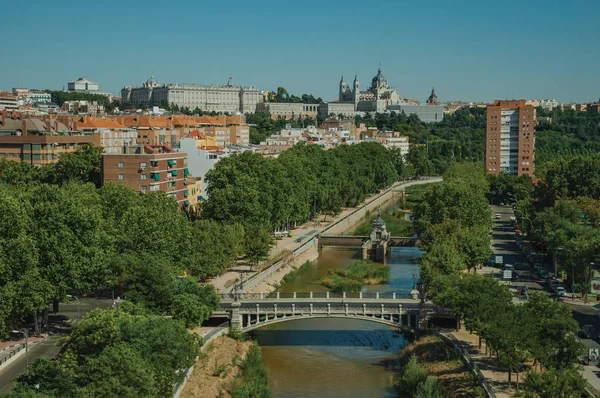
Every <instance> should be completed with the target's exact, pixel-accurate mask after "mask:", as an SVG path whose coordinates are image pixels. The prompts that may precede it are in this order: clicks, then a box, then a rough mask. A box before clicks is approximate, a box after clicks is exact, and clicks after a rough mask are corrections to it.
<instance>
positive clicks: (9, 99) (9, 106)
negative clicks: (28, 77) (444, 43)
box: [0, 91, 19, 111]
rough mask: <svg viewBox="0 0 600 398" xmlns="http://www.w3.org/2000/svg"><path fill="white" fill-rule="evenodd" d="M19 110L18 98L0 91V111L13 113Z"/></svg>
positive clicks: (7, 92)
mask: <svg viewBox="0 0 600 398" xmlns="http://www.w3.org/2000/svg"><path fill="white" fill-rule="evenodd" d="M17 109H19V97H17V96H16V95H14V94H13V93H11V92H9V91H0V110H6V111H14V110H17Z"/></svg>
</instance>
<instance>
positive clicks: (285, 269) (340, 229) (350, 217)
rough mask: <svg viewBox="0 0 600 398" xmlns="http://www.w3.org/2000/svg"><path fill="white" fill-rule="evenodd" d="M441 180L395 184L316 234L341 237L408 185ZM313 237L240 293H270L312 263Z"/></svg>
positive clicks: (315, 249)
mask: <svg viewBox="0 0 600 398" xmlns="http://www.w3.org/2000/svg"><path fill="white" fill-rule="evenodd" d="M441 180H442V179H441V178H440V177H429V178H423V179H421V180H418V181H405V182H398V183H396V184H394V185H392V187H390V188H388V189H386V190H385V191H383V192H381V193H379V194H378V195H376V196H374V197H372V198H369V199H368V200H367V201H366V202H365V203H363V204H362V205H361V206H359V207H357V208H356V209H354V210H353V211H352V212H350V213H349V214H347V215H346V216H344V217H342V218H340V219H339V220H336V221H334V222H333V223H331V224H330V225H328V226H327V227H325V228H323V229H322V230H320V231H319V234H320V235H342V234H345V233H347V232H348V231H350V230H351V229H353V228H355V227H357V226H358V225H360V224H361V222H362V221H363V219H364V218H365V217H367V215H370V214H371V213H373V212H374V211H376V210H377V209H378V208H380V207H385V206H386V205H387V204H388V203H389V202H390V201H393V200H396V199H397V198H398V196H399V192H400V191H401V190H403V189H404V188H406V187H409V186H411V185H420V184H429V183H434V182H439V181H441ZM319 234H317V235H314V236H313V237H312V238H310V239H309V240H308V241H306V242H305V243H303V244H301V245H299V246H298V247H296V248H295V249H294V250H293V251H292V253H291V254H289V255H287V256H286V257H285V258H283V259H282V260H280V261H278V262H277V263H275V264H273V265H272V266H270V267H269V268H267V269H265V270H263V271H261V272H259V273H256V274H254V275H252V276H251V277H250V278H248V279H247V280H245V281H244V285H243V288H242V289H243V291H245V292H249V293H257V292H262V293H269V292H272V291H274V290H275V287H274V286H276V285H278V284H279V282H281V280H282V279H283V277H284V276H285V275H287V274H288V273H289V272H291V271H292V270H294V269H295V268H297V267H299V266H300V265H302V264H303V263H304V262H306V261H314V260H316V259H317V258H318V257H319V252H318V236H319Z"/></svg>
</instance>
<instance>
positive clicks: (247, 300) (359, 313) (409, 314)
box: [213, 292, 453, 332]
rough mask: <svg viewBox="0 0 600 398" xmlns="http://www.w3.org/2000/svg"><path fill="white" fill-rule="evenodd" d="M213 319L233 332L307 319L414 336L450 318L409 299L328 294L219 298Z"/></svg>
mask: <svg viewBox="0 0 600 398" xmlns="http://www.w3.org/2000/svg"><path fill="white" fill-rule="evenodd" d="M213 315H214V316H225V317H227V318H228V319H229V321H230V327H231V330H232V331H233V332H248V331H251V330H254V329H258V328H261V327H264V326H267V325H272V324H275V323H280V322H287V321H292V320H298V319H309V318H346V319H361V320H367V321H371V322H377V323H383V324H386V325H390V326H394V327H397V328H400V329H402V330H404V331H412V332H414V331H416V330H420V329H423V328H425V327H426V326H427V323H428V320H429V319H431V318H433V317H436V318H452V317H453V314H452V313H451V312H449V311H448V310H446V309H445V308H443V307H439V306H436V305H435V304H432V303H430V302H425V303H421V302H420V301H419V300H417V299H416V298H412V297H411V296H409V295H397V294H396V293H385V294H384V293H355V294H351V293H347V294H346V293H340V294H334V293H329V292H324V293H285V294H284V293H271V294H264V293H237V294H236V293H228V294H222V295H221V303H220V309H219V311H216V312H215V313H214V314H213Z"/></svg>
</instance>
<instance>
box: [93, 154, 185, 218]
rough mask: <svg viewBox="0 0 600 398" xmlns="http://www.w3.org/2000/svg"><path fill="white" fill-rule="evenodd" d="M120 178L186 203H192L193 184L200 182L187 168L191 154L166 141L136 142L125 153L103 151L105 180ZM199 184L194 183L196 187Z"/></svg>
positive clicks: (138, 188)
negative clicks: (162, 142) (180, 150)
mask: <svg viewBox="0 0 600 398" xmlns="http://www.w3.org/2000/svg"><path fill="white" fill-rule="evenodd" d="M111 181H113V182H117V183H120V184H124V185H127V186H128V187H130V188H131V189H133V190H134V191H136V192H138V193H140V194H145V193H147V192H154V191H164V192H166V193H167V195H168V196H171V197H173V198H174V199H175V200H177V202H178V203H179V204H180V205H181V206H182V207H184V208H185V207H187V206H190V204H191V201H190V199H191V196H190V189H189V188H188V185H189V184H192V183H193V184H196V180H195V179H192V177H191V176H190V172H189V169H188V168H187V154H186V153H185V152H176V151H174V150H173V149H171V148H170V147H168V146H166V145H148V144H143V145H135V146H131V147H124V148H123V151H122V152H121V153H105V154H103V155H102V184H106V183H107V182H111ZM195 189H196V185H194V190H195Z"/></svg>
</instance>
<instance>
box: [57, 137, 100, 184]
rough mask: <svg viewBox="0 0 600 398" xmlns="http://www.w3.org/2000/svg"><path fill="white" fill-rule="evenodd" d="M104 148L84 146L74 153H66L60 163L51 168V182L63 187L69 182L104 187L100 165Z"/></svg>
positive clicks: (91, 145) (61, 157) (90, 145)
mask: <svg viewBox="0 0 600 398" xmlns="http://www.w3.org/2000/svg"><path fill="white" fill-rule="evenodd" d="M103 151H104V149H103V148H102V147H96V146H94V145H93V144H89V145H84V146H83V147H80V148H78V149H77V150H76V151H75V152H73V153H64V154H62V155H61V156H60V158H59V160H58V162H56V163H55V164H54V165H52V166H48V167H49V176H48V179H49V182H50V183H52V184H59V185H63V184H66V183H67V182H69V181H81V182H91V183H92V184H94V185H95V186H96V187H100V186H101V185H102V171H101V170H100V163H101V157H102V152H103Z"/></svg>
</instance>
